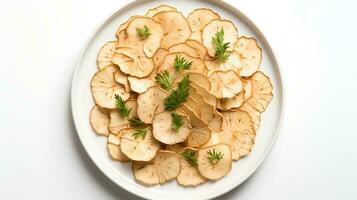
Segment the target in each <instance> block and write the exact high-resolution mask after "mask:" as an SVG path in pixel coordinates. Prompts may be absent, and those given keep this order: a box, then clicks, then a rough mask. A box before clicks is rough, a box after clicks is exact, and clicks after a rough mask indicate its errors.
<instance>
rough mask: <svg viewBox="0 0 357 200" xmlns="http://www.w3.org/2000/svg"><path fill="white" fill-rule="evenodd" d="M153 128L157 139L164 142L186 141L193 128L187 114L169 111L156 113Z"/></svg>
mask: <svg viewBox="0 0 357 200" xmlns="http://www.w3.org/2000/svg"><path fill="white" fill-rule="evenodd" d="M152 128H153V134H154V137H155V139H157V140H158V141H160V142H162V143H164V144H176V143H180V142H184V141H185V140H186V139H187V137H188V135H189V133H190V129H191V127H190V122H189V120H188V117H187V116H186V115H182V114H178V113H176V112H173V113H171V112H168V111H164V112H161V113H159V114H156V115H155V117H154V120H153V122H152Z"/></svg>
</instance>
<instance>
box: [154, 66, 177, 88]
mask: <svg viewBox="0 0 357 200" xmlns="http://www.w3.org/2000/svg"><path fill="white" fill-rule="evenodd" d="M155 80H156V82H157V83H158V84H159V85H160V86H161V87H162V88H164V89H165V90H170V89H171V88H172V83H173V81H174V80H173V77H172V76H171V74H170V72H169V71H167V70H164V71H163V72H162V73H159V74H157V75H156V76H155Z"/></svg>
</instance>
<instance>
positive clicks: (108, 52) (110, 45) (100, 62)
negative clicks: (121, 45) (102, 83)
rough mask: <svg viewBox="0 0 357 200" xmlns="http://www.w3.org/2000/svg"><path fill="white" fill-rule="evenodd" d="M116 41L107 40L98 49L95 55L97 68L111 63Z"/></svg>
mask: <svg viewBox="0 0 357 200" xmlns="http://www.w3.org/2000/svg"><path fill="white" fill-rule="evenodd" d="M115 45H116V41H109V42H107V43H106V44H105V45H104V46H103V47H102V48H101V49H100V50H99V53H98V55H97V66H98V69H103V68H104V67H107V66H109V65H112V62H111V61H112V57H113V55H114V51H115Z"/></svg>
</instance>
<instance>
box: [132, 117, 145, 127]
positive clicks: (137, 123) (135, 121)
mask: <svg viewBox="0 0 357 200" xmlns="http://www.w3.org/2000/svg"><path fill="white" fill-rule="evenodd" d="M128 122H129V124H130V126H131V127H141V126H144V125H145V123H144V122H143V121H141V120H140V119H139V118H137V117H131V118H129V119H128Z"/></svg>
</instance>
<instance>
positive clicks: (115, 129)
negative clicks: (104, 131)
mask: <svg viewBox="0 0 357 200" xmlns="http://www.w3.org/2000/svg"><path fill="white" fill-rule="evenodd" d="M125 106H126V107H127V108H129V109H131V111H130V113H129V118H133V117H138V115H137V107H138V104H137V102H136V100H135V99H131V100H128V101H126V102H125ZM129 127H130V125H129V121H128V118H127V117H124V116H121V115H120V113H119V112H118V110H113V111H111V112H110V122H109V131H110V132H111V133H113V134H115V135H118V134H119V132H120V131H122V130H124V129H127V128H129Z"/></svg>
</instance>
